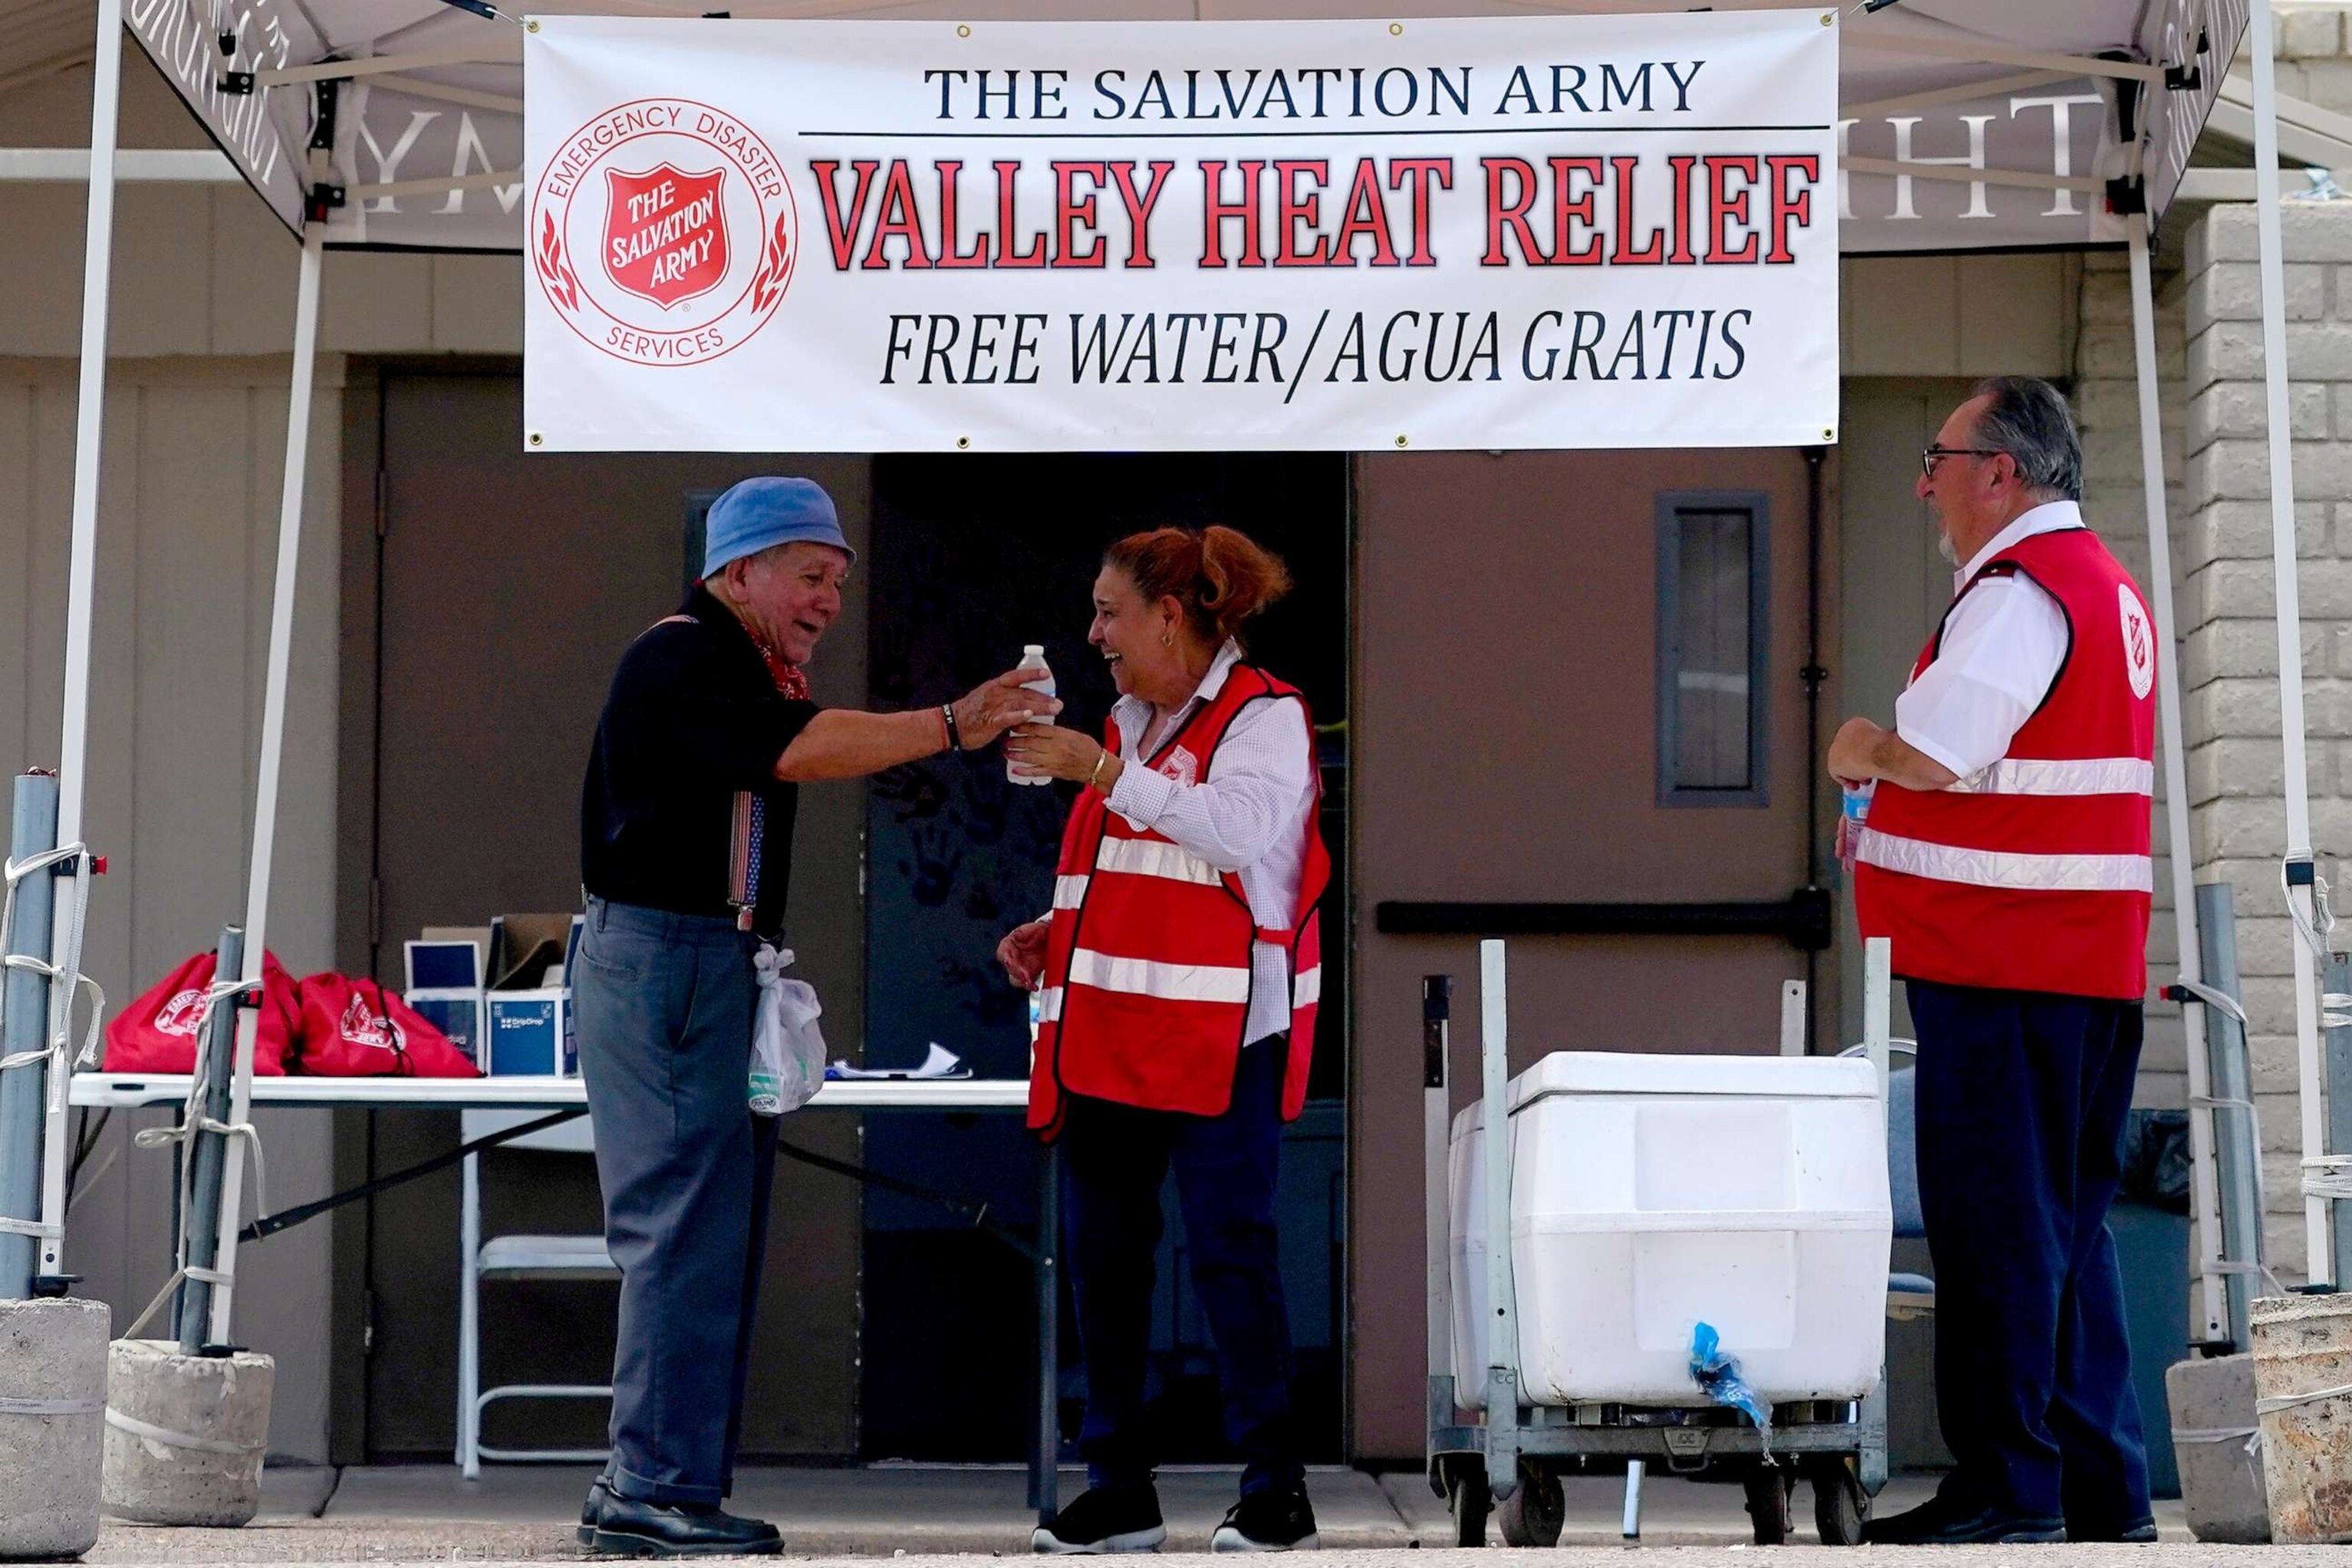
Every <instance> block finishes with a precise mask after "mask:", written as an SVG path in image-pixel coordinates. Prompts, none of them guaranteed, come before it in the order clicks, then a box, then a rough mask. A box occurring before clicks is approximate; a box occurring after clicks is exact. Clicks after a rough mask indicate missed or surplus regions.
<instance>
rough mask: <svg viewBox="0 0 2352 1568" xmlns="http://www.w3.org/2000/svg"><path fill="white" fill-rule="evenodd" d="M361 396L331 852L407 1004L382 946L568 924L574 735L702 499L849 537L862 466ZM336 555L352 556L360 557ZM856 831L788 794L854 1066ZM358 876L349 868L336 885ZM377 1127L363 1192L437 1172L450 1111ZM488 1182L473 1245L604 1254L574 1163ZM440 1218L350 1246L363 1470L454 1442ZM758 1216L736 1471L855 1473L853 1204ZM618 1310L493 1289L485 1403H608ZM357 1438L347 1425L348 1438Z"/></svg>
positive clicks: (800, 1138) (390, 1212) (817, 937)
mask: <svg viewBox="0 0 2352 1568" xmlns="http://www.w3.org/2000/svg"><path fill="white" fill-rule="evenodd" d="M380 392H381V404H380V420H379V430H380V439H381V445H380V453H381V458H380V460H381V468H382V472H381V477H380V479H379V480H378V485H379V489H378V490H377V494H378V495H379V496H380V498H381V503H380V515H381V518H382V521H381V525H380V537H379V538H378V539H377V541H376V542H375V551H374V559H375V562H376V563H377V568H378V569H377V572H376V574H375V575H374V586H375V588H376V592H377V603H378V604H379V605H380V611H379V612H378V614H377V616H375V617H374V619H373V626H374V629H375V631H376V636H375V637H373V639H370V638H368V637H367V636H366V635H365V634H366V632H367V630H368V629H369V624H370V617H369V616H368V614H367V613H366V611H365V608H364V602H363V601H362V604H360V605H354V606H353V607H354V609H355V611H356V612H357V613H355V614H353V615H352V616H348V617H347V626H346V637H345V641H346V661H347V662H346V671H345V689H346V690H347V691H350V690H352V689H354V688H355V687H356V686H358V685H359V682H360V681H364V680H368V679H373V685H374V689H375V692H376V714H377V724H376V739H375V742H374V744H373V757H374V759H375V765H374V767H373V773H372V774H370V773H368V772H367V771H366V770H364V769H362V770H360V771H358V772H357V773H355V772H354V770H353V769H352V767H350V766H346V768H345V769H344V773H343V777H344V779H345V781H346V787H347V788H348V787H351V785H352V784H353V783H354V782H356V781H357V780H360V779H364V780H366V781H367V786H368V787H370V788H372V790H373V809H372V836H373V849H372V854H370V853H369V850H368V848H367V847H366V846H364V845H362V844H361V843H359V842H358V840H359V839H360V837H362V836H360V835H358V834H356V833H347V834H346V839H345V850H344V854H345V858H346V862H347V868H348V869H350V870H352V871H355V872H356V873H357V874H358V875H359V876H360V877H361V878H362V879H365V878H366V877H368V876H369V875H370V874H372V875H373V879H374V882H375V889H374V901H375V905H376V910H377V913H376V916H375V919H374V921H373V932H374V938H375V940H374V944H373V954H372V962H373V964H374V967H375V973H376V975H377V977H378V978H379V979H381V980H383V981H385V982H387V983H390V984H397V983H398V982H399V980H400V974H401V952H402V949H401V942H402V941H403V940H404V939H405V938H408V937H412V936H415V934H416V933H417V932H418V931H419V930H420V929H421V928H422V927H424V926H427V925H479V924H482V923H484V922H486V921H488V919H489V917H490V916H492V915H493V914H496V913H499V912H501V911H524V910H571V909H574V908H576V907H577V906H578V903H579V898H580V886H579V883H580V872H579V801H580V784H581V777H582V773H583V768H584V766H585V763H586V759H587V755H588V746H589V741H590V737H591V736H592V734H593V731H594V728H595V722H596V715H597V711H598V710H599V708H600V707H601V706H602V704H603V701H604V689H605V685H606V682H607V681H608V679H610V676H611V673H612V669H613V667H614V662H615V660H616V659H617V658H619V656H620V653H621V650H622V649H623V648H624V647H625V646H626V645H627V643H628V641H629V639H630V638H631V637H635V635H636V633H637V632H638V631H639V630H641V629H642V628H643V627H645V626H647V625H649V624H651V623H652V622H653V621H655V620H656V619H658V618H659V617H660V616H664V615H666V614H667V613H668V612H669V611H670V610H671V609H673V608H674V607H675V606H676V605H677V599H678V595H679V593H680V591H681V588H682V585H683V583H684V581H685V576H686V563H685V556H684V540H685V534H686V530H685V520H686V517H687V514H688V506H689V504H690V500H691V498H693V497H695V496H696V495H697V494H700V495H702V496H707V495H708V494H709V492H711V491H713V490H716V489H720V488H723V487H724V486H726V485H728V484H730V483H731V482H733V481H734V480H735V479H740V478H741V477H743V476H744V475H746V474H751V473H759V472H772V471H778V469H779V467H780V465H782V470H783V471H789V472H796V473H805V474H809V475H811V476H812V477H814V478H816V479H819V480H820V481H822V482H824V483H825V484H826V485H827V486H828V488H829V489H832V490H833V491H834V493H835V498H836V500H838V501H840V502H841V504H842V510H843V512H844V520H843V521H844V524H845V527H846V528H847V529H849V531H851V533H852V536H853V537H854V538H862V536H863V531H864V527H865V508H866V467H867V465H866V460H865V459H863V458H855V459H852V458H789V459H778V458H761V457H756V456H754V457H745V456H723V457H722V456H709V457H705V456H639V455H598V456H551V455H544V454H542V455H538V456H530V455H527V454H526V453H525V451H524V449H523V442H522V426H521V382H520V377H518V376H516V375H515V374H510V373H501V374H462V373H458V374H452V373H437V372H436V373H432V374H411V373H406V372H400V373H388V374H385V375H384V376H383V378H382V380H381V384H380ZM363 434H364V433H362V435H363ZM355 543H361V544H362V548H364V544H363V536H362V541H355ZM364 566H365V563H364V562H362V563H360V567H359V569H358V570H356V571H354V572H350V573H347V574H346V602H347V603H350V602H351V601H352V598H353V597H354V595H355V594H358V593H362V592H363V591H364V590H363V587H362V584H363V582H364V580H365V578H366V577H367V575H368V574H367V573H366V571H365V569H364ZM864 640H865V633H864V626H863V616H862V613H859V614H853V615H847V616H845V620H844V623H843V624H842V625H839V626H836V627H835V631H834V634H833V637H832V639H831V640H830V641H829V642H828V645H827V646H826V647H824V649H823V650H821V651H820V653H819V655H818V658H817V661H816V665H815V668H814V670H813V674H814V677H815V679H816V681H817V685H818V689H819V695H820V697H821V698H822V699H824V700H835V701H840V700H852V701H855V700H862V699H863V697H864V687H865V662H864ZM355 669H356V671H357V672H358V680H355V679H353V677H354V673H355ZM362 689H363V688H362ZM349 739H350V738H349V737H348V736H347V742H348V741H349ZM863 809H864V802H863V795H862V792H860V791H859V790H858V789H857V788H856V786H852V785H827V786H823V787H820V788H816V789H812V790H809V791H806V792H803V805H802V816H801V826H800V843H801V846H802V848H801V851H800V852H799V853H798V854H797V855H796V856H795V860H794V868H793V934H794V937H795V942H796V945H797V947H798V948H799V951H800V952H801V954H802V958H803V965H802V967H803V971H804V972H805V973H809V975H810V976H811V978H812V979H813V980H814V983H815V984H817V986H818V988H819V990H820V991H821V992H822V993H823V994H824V996H825V999H826V1002H827V1016H826V1019H825V1022H826V1026H827V1029H828V1032H829V1033H834V1034H835V1036H836V1039H837V1043H839V1044H840V1045H841V1046H842V1047H843V1048H844V1049H845V1050H847V1049H853V1048H854V1047H855V1046H856V1041H857V1039H858V1038H859V1034H860V1019H859V1016H858V1015H859V995H858V993H859V989H860V987H861V985H862V982H863V973H862V971H863V957H862V941H863V929H862V922H861V920H860V917H859V913H858V905H857V901H856V862H857V852H856V843H857V839H856V834H857V825H858V822H859V819H860V817H861V816H862V814H863ZM348 810H349V808H348V807H347V812H348ZM347 820H348V816H347ZM362 857H365V858H362ZM353 859H360V861H361V863H360V864H359V865H357V866H355V867H352V866H350V865H349V862H351V861H352V860H353ZM347 962H349V960H347ZM371 1120H372V1121H373V1126H372V1127H370V1128H368V1129H367V1131H366V1134H365V1136H366V1142H367V1155H366V1159H365V1162H364V1163H365V1165H366V1168H367V1171H368V1173H371V1174H381V1173H384V1172H387V1171H391V1170H394V1169H397V1168H399V1167H402V1166H404V1165H407V1164H411V1163H415V1162H416V1161H418V1160H422V1159H425V1158H428V1157H430V1156H431V1155H433V1154H436V1153H438V1152H442V1151H445V1150H446V1149H448V1148H450V1147H452V1146H453V1145H454V1144H455V1143H456V1142H457V1115H456V1114H455V1113H454V1112H389V1111H387V1112H377V1113H374V1115H373V1118H372V1119H371ZM793 1137H794V1140H795V1141H796V1142H802V1143H804V1144H807V1145H809V1146H811V1147H815V1148H824V1149H826V1150H827V1151H828V1152H834V1153H835V1154H837V1155H840V1154H847V1155H849V1156H851V1157H854V1156H855V1152H856V1139H857V1130H856V1124H855V1123H854V1121H849V1120H847V1119H845V1118H840V1117H831V1118H817V1117H811V1118H809V1119H808V1120H807V1121H805V1123H803V1122H801V1121H799V1119H795V1125H794V1127H793ZM346 1168H347V1169H348V1163H347V1166H346ZM483 1174H484V1189H485V1201H484V1226H483V1231H484V1235H485V1236H486V1237H487V1236H494V1235H498V1234H500V1233H501V1232H513V1231H532V1232H542V1233H549V1232H580V1233H585V1232H592V1231H594V1230H596V1229H598V1228H599V1227H600V1224H601V1217H600V1205H599V1200H598V1195H597V1192H596V1185H595V1179H594V1173H593V1169H592V1168H591V1163H590V1162H589V1161H588V1160H587V1159H585V1158H584V1157H581V1156H566V1155H560V1154H544V1153H531V1154H526V1153H520V1152H512V1153H505V1154H495V1153H494V1154H493V1155H491V1156H489V1157H488V1158H487V1159H486V1161H485V1166H484V1173H483ZM458 1192H459V1187H458V1175H457V1171H456V1170H455V1169H451V1170H449V1171H446V1172H444V1173H439V1174H437V1175H435V1176H433V1177H429V1178H426V1179H424V1180H421V1181H418V1182H415V1183H414V1184H409V1185H406V1186H403V1187H400V1188H397V1189H394V1190H393V1191H390V1192H387V1193H384V1194H382V1195H380V1196H379V1197H377V1198H375V1199H374V1200H373V1203H372V1204H371V1205H369V1212H368V1214H367V1215H366V1216H365V1217H364V1219H363V1220H362V1222H361V1223H360V1224H359V1225H358V1226H346V1227H345V1231H344V1234H346V1235H349V1234H350V1233H351V1232H352V1230H354V1229H356V1230H357V1231H358V1232H359V1233H360V1234H359V1236H358V1237H357V1238H356V1240H355V1241H353V1242H352V1243H351V1244H350V1245H352V1246H355V1247H358V1248H359V1249H360V1250H361V1251H362V1254H363V1258H364V1269H365V1279H366V1289H367V1292H368V1296H367V1300H368V1304H369V1311H368V1320H367V1338H368V1340H369V1342H370V1343H369V1348H368V1349H367V1350H366V1351H365V1352H364V1353H365V1355H366V1369H365V1374H364V1377H363V1379H361V1380H352V1379H344V1380H341V1385H342V1386H343V1387H345V1388H351V1387H352V1386H353V1384H354V1382H355V1381H356V1382H358V1383H362V1384H363V1386H364V1394H363V1398H364V1412H363V1415H361V1416H360V1417H359V1419H358V1421H357V1423H356V1425H357V1426H359V1428H360V1429H361V1430H362V1431H363V1433H364V1438H363V1447H364V1453H365V1456H366V1457H367V1458H370V1459H394V1458H446V1457H447V1456H448V1454H449V1453H450V1451H451V1448H452V1446H453V1444H454V1442H455V1434H456V1415H455V1389H456V1384H457V1290H458V1254H457V1206H458ZM775 1214H776V1215H777V1224H776V1226H775V1228H774V1233H773V1235H772V1238H771V1243H770V1255H769V1268H768V1272H767V1279H766V1289H765V1297H764V1301H763V1307H762V1322H763V1331H762V1333H761V1337H760V1340H759V1342H758V1349H757V1352H756V1356H755V1360H754V1363H753V1369H752V1387H751V1402H750V1409H749V1414H748V1416H747V1420H746V1427H745V1433H744V1444H743V1446H744V1450H745V1453H746V1456H747V1457H760V1456H845V1455H848V1454H850V1453H852V1452H854V1451H855V1449H856V1373H855V1368H856V1342H857V1310H858V1308H857V1270H858V1243H859V1205H858V1199H857V1194H856V1189H855V1188H854V1187H853V1186H851V1185H850V1184H846V1183H844V1182H842V1181H840V1180H838V1179H837V1178H835V1177H832V1176H828V1175H823V1174H818V1173H810V1172H808V1171H807V1170H806V1169H805V1168H804V1167H800V1166H793V1165H790V1164H787V1165H785V1166H784V1167H783V1168H782V1172H781V1173H780V1174H779V1177H778V1182H777V1190H776V1194H775ZM345 1278H347V1279H348V1278H349V1274H348V1272H347V1273H346V1276H345ZM613 1310H614V1289H613V1288H612V1287H611V1286H609V1285H594V1284H589V1285H582V1284H572V1283H564V1284H555V1283H541V1284H491V1285H489V1286H487V1287H486V1288H485V1292H484V1297H483V1324H484V1330H483V1381H484V1383H485V1384H501V1383H574V1384H580V1383H585V1384H597V1383H602V1382H604V1380H605V1377H606V1375H607V1374H608V1373H609V1372H610V1369H611V1356H612V1345H613ZM604 1419H605V1411H604V1405H602V1403H601V1402H582V1401H566V1402H549V1401H530V1402H517V1403H509V1404H504V1405H494V1406H493V1407H492V1410H491V1413H490V1416H489V1422H488V1427H487V1429H486V1432H485V1437H486V1440H488V1441H490V1442H493V1443H502V1444H513V1445H533V1444H537V1445H556V1446H564V1447H574V1446H583V1445H593V1444H597V1443H601V1441H602V1434H603V1430H604ZM352 1425H353V1423H352V1421H351V1420H350V1419H349V1413H346V1418H345V1419H344V1420H343V1421H341V1422H339V1429H341V1430H344V1431H349V1430H351V1429H352Z"/></svg>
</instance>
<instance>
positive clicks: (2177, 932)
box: [2131, 213, 2230, 1344]
mask: <svg viewBox="0 0 2352 1568" xmlns="http://www.w3.org/2000/svg"><path fill="white" fill-rule="evenodd" d="M2147 252H2148V233H2147V214H2146V213H2141V214H2139V215H2138V216H2136V217H2134V218H2133V219H2132V220H2131V298H2132V358H2133V360H2134V362H2135V368H2136V370H2137V373H2138V380H2139V471H2140V489H2141V495H2142V499H2143V500H2144V502H2145V504H2146V506H2147V575H2148V599H2149V602H2150V604H2151V605H2152V606H2153V607H2154V609H2155V611H2156V697H2157V711H2158V721H2159V722H2160V724H2161V725H2162V727H2163V728H2162V733H2163V744H2162V746H2161V748H2160V749H2159V750H2160V754H2161V755H2162V757H2163V762H2164V826H2165V847H2166V852H2167V853H2168V855H2169V856H2170V857H2171V860H2172V931H2173V943H2174V948H2175V951H2176V952H2177V953H2178V957H2177V958H2176V959H2175V961H2174V963H2175V968H2176V970H2177V972H2178V973H2179V976H2180V978H2181V980H2182V981H2184V982H2186V983H2187V984H2192V985H2193V984H2197V983H2198V982H2200V981H2201V980H2202V979H2203V978H2204V973H2203V968H2202V965H2203V957H2204V949H2203V948H2202V947H2201V946H2200V945H2199V943H2198V938H2197V890H2196V888H2195V886H2194V882H2195V877H2196V870H2197V867H2196V863H2195V861H2194V860H2193V859H2192V858H2190V854H2189V781H2188V774H2189V768H2188V763H2187V759H2186V756H2185V753H2184V752H2183V749H2182V742H2181V725H2180V654H2179V643H2178V642H2177V641H2176V640H2175V634H2174V630H2173V627H2174V615H2173V604H2172V532H2171V525H2170V523H2169V521H2168V518H2167V514H2166V509H2165V499H2164V426H2163V420H2162V417H2161V416H2160V414H2159V411H2158V403H2157V382H2156V286H2155V282H2154V279H2153V277H2152V275H2151V271H2150V268H2149V266H2148V254H2147ZM2180 1028H2181V1034H2182V1036H2183V1038H2184V1039H2185V1041H2186V1043H2187V1048H2188V1061H2189V1159H2190V1166H2189V1175H2190V1180H2189V1194H2190V1207H2191V1209H2192V1211H2193V1213H2194V1214H2195V1215H2196V1219H2197V1277H2198V1280H2199V1283H2200V1294H2199V1302H2200V1305H2201V1306H2202V1308H2203V1309H2204V1313H2205V1331H2204V1334H2203V1336H2202V1337H2203V1338H2204V1340H2205V1342H2207V1343H2209V1344H2211V1343H2216V1342H2221V1341H2223V1340H2227V1339H2228V1338H2229V1337H2230V1319H2229V1314H2228V1310H2227V1306H2228V1303H2227V1299H2226V1292H2225V1291H2224V1290H2223V1289H2222V1280H2221V1266H2220V1265H2221V1227H2220V1225H2219V1223H2218V1221H2217V1219H2216V1217H2215V1216H2216V1215H2217V1214H2218V1212H2219V1210H2220V1207H2221V1203H2220V1189H2219V1184H2217V1182H2216V1181H2215V1178H2214V1166H2213V1108H2212V1105H2211V1103H2210V1100H2211V1098H2212V1093H2213V1090H2212V1086H2211V1084H2210V1081H2209V1079H2210V1078H2211V1076H2212V1075H2211V1073H2210V1070H2209V1068H2210V1063H2208V1062H2207V1060H2206V1056H2205V1051H2206V1047H2205V1005H2204V1004H2203V1003H2201V1002H2200V1001H2198V1000H2197V999H2196V998H2195V996H2194V995H2191V996H2189V997H2188V998H2187V999H2186V1000H2184V1001H2183V1002H2182V1003H2181V1004H2180Z"/></svg>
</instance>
